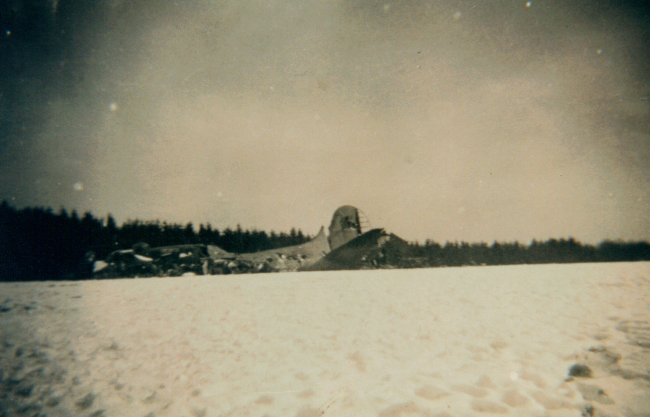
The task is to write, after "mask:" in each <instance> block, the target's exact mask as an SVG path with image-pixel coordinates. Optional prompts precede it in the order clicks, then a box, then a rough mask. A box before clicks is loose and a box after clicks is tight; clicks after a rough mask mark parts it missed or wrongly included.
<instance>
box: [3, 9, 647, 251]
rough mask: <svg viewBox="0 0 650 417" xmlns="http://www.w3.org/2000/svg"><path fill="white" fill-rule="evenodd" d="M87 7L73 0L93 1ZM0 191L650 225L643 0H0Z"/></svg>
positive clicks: (94, 206) (179, 208)
mask: <svg viewBox="0 0 650 417" xmlns="http://www.w3.org/2000/svg"><path fill="white" fill-rule="evenodd" d="M88 3H90V4H88ZM0 4H2V16H3V17H2V20H1V21H0V23H1V24H2V28H0V29H1V30H2V33H0V36H1V38H2V39H1V40H0V53H2V55H4V57H3V58H2V60H1V61H2V63H0V71H1V72H0V78H1V81H0V88H1V89H2V90H0V128H1V132H0V200H7V201H9V202H10V203H12V204H14V205H16V206H18V207H24V206H51V207H53V208H54V209H55V210H58V208H59V207H61V206H63V207H65V208H67V209H69V210H70V209H73V208H75V209H77V210H78V211H79V212H84V211H86V210H90V211H91V212H92V213H93V214H94V215H96V216H98V217H103V216H105V215H106V214H107V213H112V214H113V215H114V217H115V218H116V219H117V220H118V222H121V221H124V220H126V219H128V218H131V219H134V218H139V219H143V220H153V219H161V220H167V221H171V222H183V223H185V222H188V221H192V222H194V224H198V223H206V222H210V223H211V224H212V225H213V226H215V227H218V228H225V227H226V226H231V227H232V226H235V225H237V224H241V226H242V227H244V228H253V227H255V228H258V229H263V230H271V229H273V230H276V231H288V230H289V229H290V228H292V227H299V228H301V229H302V230H303V231H304V232H306V233H312V234H313V233H316V232H317V231H318V229H319V228H320V226H321V225H325V226H327V225H328V224H329V221H330V218H331V215H332V213H333V212H334V210H335V209H336V208H337V207H338V206H340V205H343V204H352V205H355V206H357V207H359V208H360V209H362V210H363V211H364V212H365V213H366V215H367V216H368V218H369V219H370V222H371V224H372V226H373V227H384V228H386V229H387V230H388V231H390V232H393V233H396V234H397V235H400V236H402V237H403V238H405V239H408V240H415V239H418V240H420V241H423V240H424V239H427V238H430V239H434V240H436V241H441V242H444V241H446V240H451V241H454V240H465V241H472V242H473V241H487V242H491V241H493V240H500V241H504V240H515V239H516V240H519V241H521V242H526V243H527V242H528V241H530V240H531V239H533V238H537V239H547V238H550V237H554V238H560V237H569V236H573V237H575V238H576V239H578V240H581V241H583V242H588V243H596V242H599V241H601V240H603V239H625V240H628V239H630V240H650V216H649V215H648V213H650V210H649V208H650V192H649V190H650V102H649V95H650V80H649V78H650V77H649V75H650V65H649V63H650V48H649V47H648V45H650V14H649V13H650V12H649V10H650V6H648V3H647V2H645V1H637V2H630V1H586V0H582V1H574V2H557V1H542V0H533V1H529V2H526V1H518V0H517V1H510V0H500V1H467V0H456V1H419V0H402V1H375V0H331V1H323V0H319V1H315V0H314V1H309V0H226V1H216V0H188V1H177V2H175V1H171V0H170V1H162V2H161V1H153V0H140V1H122V0H104V1H98V2H86V1H81V0H67V1H66V0H59V1H55V2H52V1H47V0H30V1H26V0H23V1H21V0H13V1H9V0H0Z"/></svg>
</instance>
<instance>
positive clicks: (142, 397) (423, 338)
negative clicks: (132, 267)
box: [0, 262, 650, 417]
mask: <svg viewBox="0 0 650 417" xmlns="http://www.w3.org/2000/svg"><path fill="white" fill-rule="evenodd" d="M0 302H2V304H1V305H0V337H1V340H0V349H1V352H0V354H1V357H0V388H2V390H3V392H2V397H1V399H0V403H1V404H0V407H2V408H0V415H2V410H3V409H4V410H5V411H6V415H8V416H13V415H21V416H22V415H25V416H32V415H47V416H49V417H53V416H70V415H75V416H76V415H79V416H95V417H97V416H115V417H118V416H119V417H121V416H134V417H145V416H147V417H153V416H174V417H183V416H188V417H197V416H256V417H262V416H275V417H285V416H288V417H312V416H355V417H363V416H373V417H400V416H401V417H407V416H409V417H412V416H489V415H491V414H494V415H496V414H499V415H503V414H505V415H511V416H580V415H585V416H597V415H598V416H648V415H650V373H649V372H650V324H649V322H650V263H648V262H639V263H616V264H575V265H534V266H507V267H473V268H441V269H420V270H380V271H351V272H308V273H288V274H262V275H238V276H208V277H183V278H147V279H124V280H106V281H84V282H39V283H3V284H0ZM576 363H581V364H585V365H586V366H588V367H589V368H590V369H591V370H592V377H591V378H585V377H576V378H573V379H570V380H568V381H567V379H568V378H567V377H568V373H569V369H570V368H571V367H572V366H573V365H574V364H576ZM38 413H40V414H38Z"/></svg>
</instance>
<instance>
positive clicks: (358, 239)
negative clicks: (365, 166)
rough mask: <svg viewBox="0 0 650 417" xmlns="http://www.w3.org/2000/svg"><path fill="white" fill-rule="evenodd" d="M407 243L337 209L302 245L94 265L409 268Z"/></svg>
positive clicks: (136, 273)
mask: <svg viewBox="0 0 650 417" xmlns="http://www.w3.org/2000/svg"><path fill="white" fill-rule="evenodd" d="M408 253H409V245H408V243H407V242H405V241H404V240H402V239H400V238H399V237H397V236H395V235H394V234H388V233H386V232H385V231H384V230H383V229H370V224H369V222H368V220H367V218H366V217H365V215H364V214H363V212H361V211H360V210H359V209H357V208H355V207H352V206H342V207H339V208H338V209H337V210H336V211H335V212H334V216H333V217H332V222H331V223H330V226H329V235H328V236H326V235H325V228H324V227H321V229H320V231H319V232H318V234H317V235H316V237H314V238H313V239H312V240H310V241H309V242H307V243H304V244H302V245H297V246H288V247H284V248H278V249H271V250H265V251H261V252H255V253H241V254H234V253H230V252H226V251H224V250H223V249H221V248H219V247H218V246H214V245H176V246H164V247H158V248H150V247H149V246H148V245H147V244H145V243H138V244H136V245H134V247H133V248H132V249H126V250H118V251H115V252H112V253H111V254H110V255H108V257H107V258H106V259H105V260H103V261H96V262H95V263H94V266H93V277H95V278H119V277H147V276H182V275H218V274H240V273H257V272H287V271H329V270H345V269H376V268H391V267H393V268H394V267H405V266H409V257H408Z"/></svg>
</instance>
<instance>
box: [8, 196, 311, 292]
mask: <svg viewBox="0 0 650 417" xmlns="http://www.w3.org/2000/svg"><path fill="white" fill-rule="evenodd" d="M309 239H310V236H308V235H305V234H303V233H302V231H301V230H296V229H292V230H291V232H290V233H284V232H282V233H276V232H273V231H272V232H270V233H266V232H264V231H259V230H243V229H242V228H241V226H237V228H235V229H230V228H226V229H224V230H218V229H216V228H213V227H212V226H211V225H210V224H207V225H203V224H201V225H200V226H199V228H198V230H195V228H194V226H193V225H192V223H188V224H186V225H181V224H172V223H166V222H162V223H161V222H160V221H146V222H145V221H140V220H130V221H127V222H125V223H124V224H122V225H121V226H118V225H117V224H116V222H115V219H113V217H112V216H111V215H108V217H107V218H106V219H105V220H104V219H98V218H96V217H94V216H93V215H92V214H91V213H85V214H84V215H83V216H81V217H80V216H79V215H78V214H77V212H76V211H72V212H70V213H68V212H67V211H66V210H65V209H61V210H60V211H59V212H58V213H55V212H54V211H53V210H52V209H51V208H25V209H22V210H17V209H16V208H14V207H12V206H10V205H9V204H8V203H7V202H6V201H5V202H3V203H2V204H0V281H9V280H11V281H14V280H18V281H22V280H34V279H52V280H57V279H77V278H82V276H80V275H79V273H80V265H82V264H83V263H84V262H88V261H89V259H88V257H89V256H90V255H91V253H92V256H93V257H94V258H95V259H103V258H105V257H106V255H108V254H109V253H111V252H113V251H115V250H118V249H130V248H132V247H133V245H135V244H137V243H141V242H144V243H147V244H148V245H149V246H151V247H156V246H172V245H184V244H206V245H207V244H210V245H216V246H219V247H220V248H222V249H224V250H226V251H228V252H233V253H246V252H257V251H261V250H267V249H274V248H278V247H283V246H290V245H299V244H301V243H305V242H307V241H308V240H309Z"/></svg>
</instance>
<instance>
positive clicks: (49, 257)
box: [0, 201, 650, 281]
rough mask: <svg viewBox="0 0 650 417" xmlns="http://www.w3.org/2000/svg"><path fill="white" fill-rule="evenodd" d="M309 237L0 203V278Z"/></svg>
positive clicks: (452, 254) (413, 253) (553, 254)
mask: <svg viewBox="0 0 650 417" xmlns="http://www.w3.org/2000/svg"><path fill="white" fill-rule="evenodd" d="M310 239H311V236H309V235H306V234H303V232H302V231H301V230H299V229H295V228H294V229H291V231H290V232H289V233H285V232H280V233H276V232H274V231H271V232H270V233H267V232H265V231H259V230H248V229H246V230H244V229H242V228H241V226H239V225H238V226H237V227H236V228H235V229H231V228H226V229H223V230H219V229H216V228H213V227H212V226H211V225H210V224H209V223H208V224H206V225H204V224H200V225H199V226H198V228H196V227H194V225H193V224H192V223H187V224H185V225H182V224H176V223H167V222H164V221H163V222H161V221H159V220H155V221H141V220H137V219H136V220H128V221H126V222H124V223H123V224H122V225H121V226H118V225H117V223H116V221H115V219H114V218H113V217H112V216H111V215H108V216H107V217H106V218H105V219H101V218H96V217H94V216H93V215H92V214H91V213H90V212H87V213H85V214H84V215H83V216H81V217H80V216H79V214H78V213H77V212H76V211H74V210H73V211H71V212H68V211H66V210H65V209H63V208H61V209H60V211H59V212H58V213H55V212H54V211H53V210H52V209H51V208H23V209H20V210H19V209H16V208H15V207H13V206H11V205H10V204H9V203H8V202H6V201H4V202H2V203H1V204H0V281H29V280H75V279H86V278H90V277H91V274H90V269H89V268H88V265H89V263H91V262H92V260H95V259H104V258H105V257H106V256H107V255H108V254H110V253H111V252H113V251H116V250H121V249H131V248H133V246H134V245H137V244H142V243H146V244H147V245H149V246H150V247H158V246H172V245H185V244H203V245H215V246H218V247H220V248H222V249H224V250H226V251H228V252H232V253H250V252H257V251H262V250H268V249H276V248H280V247H285V246H291V245H299V244H302V243H305V242H307V241H309V240H310ZM409 248H410V250H409V253H408V254H407V256H406V257H405V259H403V260H401V261H400V262H398V263H397V264H396V265H389V267H445V266H473V265H515V264H545V263H581V262H623V261H644V260H650V244H649V243H648V242H623V241H604V242H602V243H600V244H599V245H595V246H594V245H588V244H582V243H580V242H578V241H576V240H575V239H573V238H568V239H559V240H558V239H549V240H547V241H537V240H533V241H532V242H531V243H530V244H528V245H525V244H521V243H519V242H506V243H502V242H496V241H495V242H493V243H492V244H487V243H485V242H480V243H471V244H470V243H466V242H460V243H459V242H446V243H445V244H440V243H437V242H435V241H432V240H427V241H426V242H424V243H423V244H421V243H418V242H412V243H410V244H409Z"/></svg>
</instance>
